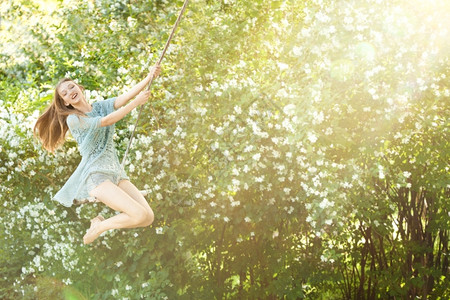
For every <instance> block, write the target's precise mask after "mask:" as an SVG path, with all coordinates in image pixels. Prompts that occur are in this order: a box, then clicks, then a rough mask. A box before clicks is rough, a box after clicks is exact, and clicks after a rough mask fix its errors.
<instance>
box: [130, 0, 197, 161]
mask: <svg viewBox="0 0 450 300" xmlns="http://www.w3.org/2000/svg"><path fill="white" fill-rule="evenodd" d="M188 2H189V0H185V1H184V4H183V7H182V8H181V11H180V14H179V15H178V18H177V21H176V22H175V25H174V26H173V28H172V32H171V34H170V36H169V38H168V39H167V42H166V46H165V47H164V50H163V52H162V53H161V56H160V57H159V60H158V63H157V65H160V64H161V61H162V60H163V58H164V55H165V54H166V51H167V49H168V48H169V44H170V41H171V40H172V37H173V35H174V34H175V30H176V29H177V27H178V23H180V20H181V16H182V15H183V13H184V10H185V9H186V6H187V4H188ZM153 79H154V77H152V78H151V79H150V82H149V83H148V85H147V88H146V90H147V91H148V90H150V86H151V85H152V82H153ZM143 108H144V105H141V107H140V109H139V114H138V116H137V118H136V122H135V124H134V128H133V131H132V133H131V136H130V141H129V142H128V146H127V150H126V151H125V155H124V156H123V160H122V168H124V167H125V161H126V159H127V155H128V151H129V150H130V147H131V143H132V142H133V137H134V132H135V131H136V127H137V125H138V122H139V117H140V116H141V113H142V109H143Z"/></svg>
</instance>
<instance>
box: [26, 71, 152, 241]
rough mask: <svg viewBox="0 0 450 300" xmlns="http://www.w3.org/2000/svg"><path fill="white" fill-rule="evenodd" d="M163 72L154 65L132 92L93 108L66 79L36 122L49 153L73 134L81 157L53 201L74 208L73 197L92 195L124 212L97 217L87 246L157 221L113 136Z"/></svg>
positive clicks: (36, 127)
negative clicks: (121, 158) (127, 170)
mask: <svg viewBox="0 0 450 300" xmlns="http://www.w3.org/2000/svg"><path fill="white" fill-rule="evenodd" d="M160 72H161V68H160V66H159V65H156V66H155V67H153V68H152V69H151V72H150V73H149V74H148V76H147V77H146V78H145V79H143V80H142V81H141V82H139V83H138V84H137V85H135V86H134V87H133V88H132V89H131V90H129V91H128V92H126V93H124V94H122V95H120V96H117V97H114V98H110V99H107V100H103V101H97V102H94V103H93V104H92V105H91V104H89V103H88V102H87V101H86V98H85V96H84V94H83V91H84V88H83V86H81V85H78V84H77V83H75V82H74V81H73V80H71V79H69V78H64V79H62V80H61V81H60V82H59V83H58V84H57V85H56V88H55V94H54V98H53V101H52V103H51V104H50V106H49V107H48V108H47V109H46V111H45V112H44V113H43V114H42V115H41V116H40V117H39V119H38V120H37V122H36V125H35V127H34V133H35V135H36V136H37V137H38V138H39V139H40V140H41V141H42V144H43V147H44V148H45V149H46V150H48V151H50V152H54V151H55V150H56V149H57V148H58V147H59V146H61V145H62V144H63V143H64V141H65V136H66V133H67V131H68V130H70V132H71V134H72V136H73V137H74V139H75V140H76V141H77V143H78V147H79V151H80V154H81V156H82V159H81V162H80V164H79V165H78V167H77V169H76V170H75V171H74V173H73V174H72V175H71V176H70V178H69V179H68V180H67V182H66V183H65V184H64V186H63V187H62V188H61V190H59V191H58V193H56V195H55V196H54V199H55V200H56V201H58V202H59V203H61V204H63V205H64V206H71V205H72V204H73V201H74V200H75V199H84V198H87V197H88V196H91V197H95V198H96V199H97V200H98V201H100V202H103V203H104V204H105V205H107V206H109V207H110V208H112V209H114V210H117V211H120V212H121V213H120V214H117V215H115V216H113V217H111V218H109V219H106V220H105V219H104V218H103V217H102V216H101V215H99V216H97V217H95V218H93V219H92V220H91V227H90V228H89V229H88V231H87V232H86V234H85V235H84V237H83V241H84V243H85V244H89V243H92V242H93V241H94V240H95V239H96V238H97V237H98V236H99V235H100V234H101V233H103V232H105V231H107V230H110V229H119V228H136V227H145V226H149V225H150V224H151V223H152V222H153V219H154V215H153V211H152V209H151V208H150V206H149V205H148V203H147V201H146V200H145V198H144V197H143V196H142V195H141V193H140V192H139V190H138V189H137V188H136V186H134V184H132V183H131V182H130V180H129V177H128V176H127V175H126V173H125V171H124V170H123V168H122V166H121V165H120V163H119V159H118V156H117V152H116V149H115V145H114V141H113V136H114V128H115V123H116V122H118V121H119V120H121V119H122V118H124V117H125V116H126V115H127V114H128V113H130V112H131V111H132V110H133V109H134V108H136V107H137V106H139V105H142V104H144V103H146V102H147V101H148V98H149V96H150V92H149V91H146V92H142V93H140V92H141V91H142V90H143V89H144V88H145V86H146V85H147V84H148V83H149V82H150V80H151V79H152V77H156V76H158V75H159V73H160ZM135 97H136V98H135ZM133 98H135V99H134V100H133V101H131V102H129V101H130V100H131V99H133Z"/></svg>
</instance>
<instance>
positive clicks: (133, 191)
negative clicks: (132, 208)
mask: <svg viewBox="0 0 450 300" xmlns="http://www.w3.org/2000/svg"><path fill="white" fill-rule="evenodd" d="M118 186H119V187H120V188H121V189H122V190H123V191H125V193H127V194H128V195H129V196H130V197H131V198H133V199H134V200H136V201H137V202H138V203H139V204H140V205H142V206H143V207H144V208H145V210H146V211H147V212H148V214H149V216H150V220H146V221H150V224H151V223H153V219H154V214H153V210H152V209H151V207H150V205H149V204H148V202H147V200H145V198H144V196H142V194H141V192H140V191H139V190H138V188H137V187H136V186H135V185H134V184H133V183H131V182H130V181H129V180H121V181H120V182H119V184H118ZM150 224H148V223H147V224H146V223H144V224H141V225H142V226H148V225H150Z"/></svg>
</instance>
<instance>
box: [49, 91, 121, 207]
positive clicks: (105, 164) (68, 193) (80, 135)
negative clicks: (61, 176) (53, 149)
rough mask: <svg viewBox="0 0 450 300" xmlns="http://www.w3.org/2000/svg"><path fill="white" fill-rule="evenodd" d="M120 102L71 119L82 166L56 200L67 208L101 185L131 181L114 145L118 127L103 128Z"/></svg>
mask: <svg viewBox="0 0 450 300" xmlns="http://www.w3.org/2000/svg"><path fill="white" fill-rule="evenodd" d="M115 100H116V98H110V99H107V100H103V101H97V102H94V103H93V104H92V110H91V111H90V112H88V113H86V115H87V117H84V116H78V115H76V114H72V115H69V116H67V120H66V122H67V125H68V126H69V130H70V132H71V134H72V136H73V137H74V139H75V140H76V141H77V143H78V149H79V151H80V154H81V157H82V158H81V162H80V164H79V165H78V167H77V168H76V170H75V171H74V172H73V174H72V175H71V176H70V177H69V179H68V180H67V182H66V183H65V184H64V186H63V187H62V188H61V189H60V190H59V191H58V192H57V193H56V195H55V196H54V197H53V199H54V200H56V201H58V202H59V203H61V204H62V205H64V206H67V207H69V206H72V204H73V201H74V200H81V199H85V198H88V197H89V192H90V191H91V190H92V189H94V188H95V187H97V186H98V185H99V184H100V183H102V182H104V181H106V180H110V181H111V182H113V183H114V184H118V183H119V181H120V180H123V179H129V177H128V176H127V174H126V173H125V170H124V169H123V168H122V166H121V165H120V163H119V158H118V156H117V151H116V148H115V145H114V141H113V137H114V129H115V124H113V125H110V126H105V127H100V124H101V119H102V118H103V117H104V116H106V115H109V114H110V113H112V112H113V111H114V102H115Z"/></svg>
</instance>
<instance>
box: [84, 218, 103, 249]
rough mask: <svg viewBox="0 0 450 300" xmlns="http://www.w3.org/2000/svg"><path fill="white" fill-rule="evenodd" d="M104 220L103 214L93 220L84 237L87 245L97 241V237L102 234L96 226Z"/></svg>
mask: <svg viewBox="0 0 450 300" xmlns="http://www.w3.org/2000/svg"><path fill="white" fill-rule="evenodd" d="M104 220H105V218H103V216H101V215H98V216H96V217H95V218H93V219H92V220H91V227H90V228H89V229H88V231H87V232H86V234H85V235H84V237H83V242H84V244H85V245H86V244H90V243H92V242H93V241H95V239H96V238H98V236H99V235H100V234H99V233H98V232H97V230H96V228H97V226H98V224H99V223H100V222H102V221H104Z"/></svg>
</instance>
